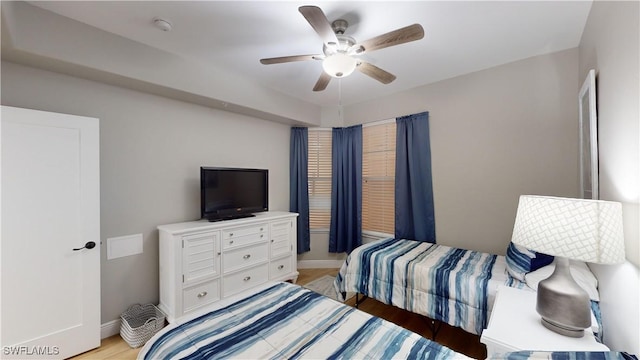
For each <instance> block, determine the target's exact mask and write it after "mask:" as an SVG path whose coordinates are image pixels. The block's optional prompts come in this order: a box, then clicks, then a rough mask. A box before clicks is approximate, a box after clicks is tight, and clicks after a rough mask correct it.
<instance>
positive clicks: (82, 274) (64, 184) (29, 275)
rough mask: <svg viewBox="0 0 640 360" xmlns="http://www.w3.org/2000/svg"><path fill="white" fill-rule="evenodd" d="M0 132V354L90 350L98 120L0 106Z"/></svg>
mask: <svg viewBox="0 0 640 360" xmlns="http://www.w3.org/2000/svg"><path fill="white" fill-rule="evenodd" d="M0 135H1V136H0V139H1V141H0V142H1V145H2V146H1V152H2V156H1V160H0V164H1V167H0V168H1V169H2V170H1V182H0V184H1V188H0V189H1V190H0V198H1V202H2V210H1V212H0V214H1V219H2V220H1V222H0V227H1V229H2V230H1V233H2V237H1V240H0V245H1V246H0V248H1V258H2V263H1V264H2V266H1V267H2V273H1V274H2V296H1V300H2V302H1V303H0V304H1V307H2V310H1V316H2V317H1V320H0V321H1V323H2V325H1V326H2V332H1V333H0V334H1V337H0V341H1V345H2V348H1V351H2V355H1V357H3V358H6V357H16V358H38V357H39V358H47V359H50V358H67V357H70V356H73V355H76V354H79V353H81V352H85V351H87V350H90V349H93V348H96V347H98V346H100V185H99V169H100V168H99V126H98V119H94V118H87V117H81V116H73V115H64V114H56V113H49V112H43V111H35V110H27V109H19V108H14V107H7V106H2V117H1V118H0ZM87 243H89V244H91V243H94V244H95V247H93V248H91V249H89V248H90V247H91V245H88V246H87V247H85V244H87ZM76 249H79V250H76Z"/></svg>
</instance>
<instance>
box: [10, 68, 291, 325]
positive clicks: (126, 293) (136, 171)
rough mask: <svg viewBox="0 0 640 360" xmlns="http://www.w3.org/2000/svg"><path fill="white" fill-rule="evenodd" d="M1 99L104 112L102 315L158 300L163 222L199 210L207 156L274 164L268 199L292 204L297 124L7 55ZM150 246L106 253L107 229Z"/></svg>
mask: <svg viewBox="0 0 640 360" xmlns="http://www.w3.org/2000/svg"><path fill="white" fill-rule="evenodd" d="M2 104H3V105H10V106H16V107H24V108H30V109H37V110H45V111H52V112H60V113H67V114H74V115H84V116H91V117H97V118H99V119H100V182H101V184H100V198H101V205H100V211H101V216H100V223H101V238H102V241H103V243H102V247H101V251H102V260H101V262H102V275H101V276H102V284H101V288H102V323H106V322H109V321H111V320H114V319H117V318H118V317H119V316H120V313H121V312H122V311H124V310H125V309H126V308H127V307H128V306H129V305H131V304H133V303H140V302H142V303H147V302H152V303H157V301H158V232H157V230H156V226H158V225H160V224H166V223H173V222H180V221H188V220H194V219H197V218H198V217H199V215H200V200H199V194H200V190H199V186H200V184H199V176H200V174H199V167H200V166H201V165H210V166H228V167H252V168H266V169H269V180H270V181H269V194H270V198H269V201H270V204H269V205H270V208H271V209H273V210H288V208H289V133H290V130H289V126H287V125H282V124H279V123H275V122H271V121H265V120H260V119H256V118H251V117H246V116H242V115H237V114H233V113H229V112H224V111H219V110H214V109H210V108H206V107H202V106H198V105H192V104H189V103H184V102H180V101H174V100H170V99H167V98H163V97H159V96H155V95H148V94H144V93H140V92H136V91H132V90H126V89H123V88H119V87H114V86H110V85H105V84H100V83H96V82H92V81H87V80H81V79H78V78H74V77H70V76H66V75H61V74H56V73H52V72H48V71H43V70H38V69H35V68H31V67H25V66H21V65H16V64H13V63H8V62H2ZM136 233H142V234H143V236H144V240H143V246H144V251H143V253H142V254H140V255H133V256H129V257H123V258H118V259H113V260H107V259H106V248H105V245H106V239H107V238H110V237H115V236H122V235H129V234H136Z"/></svg>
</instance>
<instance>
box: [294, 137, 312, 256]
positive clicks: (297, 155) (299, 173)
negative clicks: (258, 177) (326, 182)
mask: <svg viewBox="0 0 640 360" xmlns="http://www.w3.org/2000/svg"><path fill="white" fill-rule="evenodd" d="M308 143H309V131H308V130H307V128H300V127H294V128H291V151H290V154H289V186H290V189H289V211H292V212H296V213H298V214H299V215H298V219H297V221H298V228H297V230H298V254H302V253H304V252H307V251H310V250H311V240H310V236H309V188H308V172H307V171H308V169H307V167H308V159H309V157H308V156H307V155H308V154H307V153H308Z"/></svg>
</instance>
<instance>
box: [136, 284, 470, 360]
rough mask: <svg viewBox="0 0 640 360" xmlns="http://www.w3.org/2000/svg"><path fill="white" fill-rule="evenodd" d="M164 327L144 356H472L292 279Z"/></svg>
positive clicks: (141, 355) (190, 357)
mask: <svg viewBox="0 0 640 360" xmlns="http://www.w3.org/2000/svg"><path fill="white" fill-rule="evenodd" d="M207 311H208V312H206V313H203V314H200V315H195V316H192V317H189V318H187V319H184V320H183V319H179V320H178V321H176V323H175V324H171V325H170V326H168V327H166V328H164V329H163V330H161V331H160V332H159V333H157V334H156V335H154V337H153V338H151V340H150V341H149V342H147V344H145V346H144V347H143V348H142V350H141V351H140V352H139V354H138V359H217V358H224V359H228V358H234V359H265V358H275V359H296V358H309V359H333V358H346V359H391V358H395V359H401V358H410V359H450V358H456V359H470V358H469V357H467V356H465V355H463V354H460V353H456V352H454V351H453V350H451V349H448V348H446V347H444V346H442V345H439V344H437V343H435V342H433V341H431V340H428V339H425V338H423V337H421V336H419V335H417V334H415V333H413V332H410V331H409V330H406V329H403V328H401V327H399V326H397V325H395V324H392V323H390V322H387V321H386V320H383V319H380V318H377V317H374V316H372V315H369V314H367V313H364V312H362V311H360V310H357V309H355V308H353V307H350V306H347V305H344V304H341V303H339V302H337V301H335V300H332V299H329V298H327V297H324V296H322V295H319V294H317V293H314V292H312V291H310V290H307V289H305V288H302V287H300V286H297V285H293V284H289V283H269V284H265V285H263V286H260V287H259V288H256V289H254V290H253V291H252V292H250V293H248V294H247V293H245V294H243V295H238V296H234V297H232V298H230V299H225V300H224V301H223V302H221V303H220V304H219V305H216V307H215V308H213V309H207Z"/></svg>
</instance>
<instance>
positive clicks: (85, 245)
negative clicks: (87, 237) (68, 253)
mask: <svg viewBox="0 0 640 360" xmlns="http://www.w3.org/2000/svg"><path fill="white" fill-rule="evenodd" d="M94 247H96V243H94V242H93V241H88V242H87V243H86V244H84V246H83V247H81V248H77V249H73V251H78V250H82V249H85V248H86V249H93V248H94Z"/></svg>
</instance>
